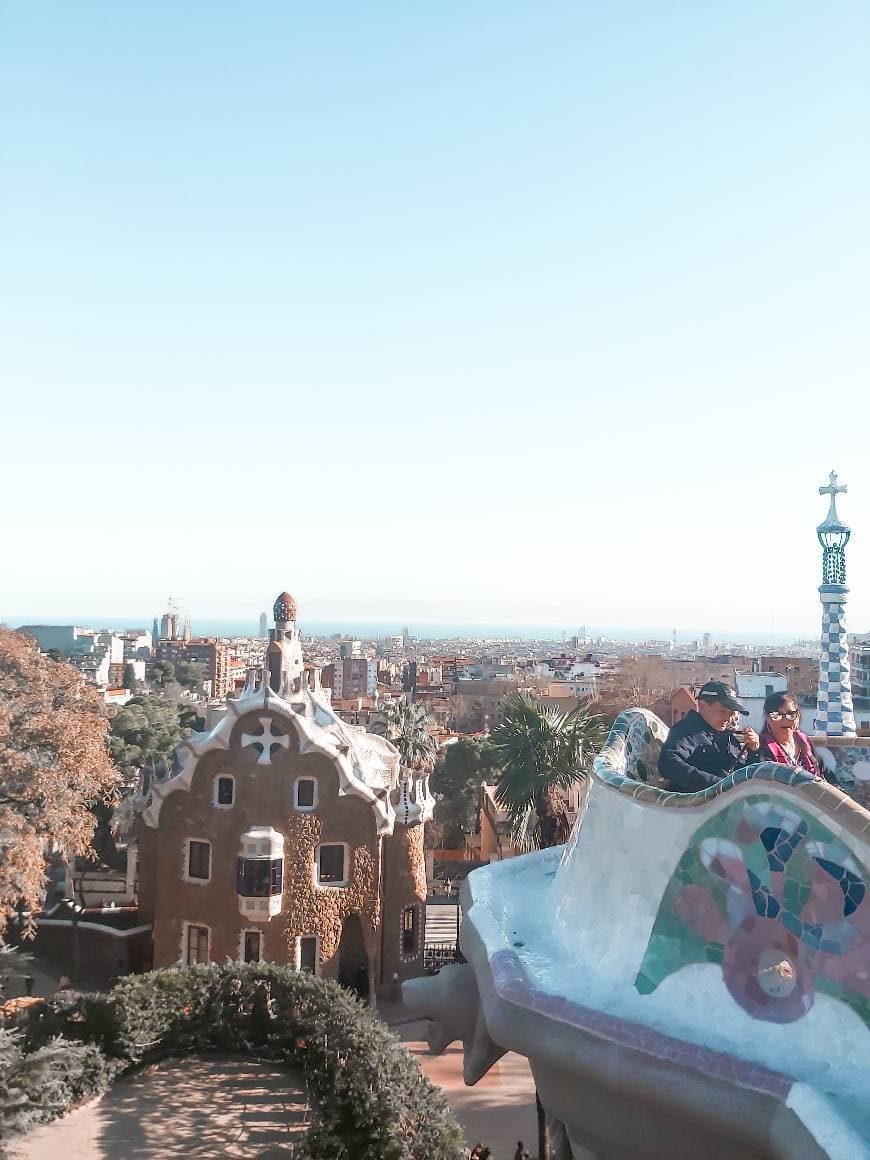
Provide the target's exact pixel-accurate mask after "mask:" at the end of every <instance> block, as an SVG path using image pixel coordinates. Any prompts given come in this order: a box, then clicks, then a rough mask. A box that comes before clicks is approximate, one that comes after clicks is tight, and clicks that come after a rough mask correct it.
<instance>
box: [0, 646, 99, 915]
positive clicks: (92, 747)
mask: <svg viewBox="0 0 870 1160" xmlns="http://www.w3.org/2000/svg"><path fill="white" fill-rule="evenodd" d="M107 729H108V721H107V720H106V716H105V712H104V709H103V705H102V702H101V700H100V697H99V694H98V693H97V691H96V690H95V689H94V688H92V687H91V686H90V685H87V684H86V683H85V682H84V681H83V680H82V678H81V676H80V675H79V673H78V672H77V671H76V670H75V669H74V668H73V667H72V666H71V665H68V664H65V663H63V662H57V661H53V660H51V659H50V658H48V657H44V656H42V655H41V654H40V652H39V650H38V649H37V647H36V644H35V642H34V641H32V640H30V639H29V638H28V637H25V636H22V635H20V634H19V633H16V632H12V631H11V630H10V629H8V628H4V627H2V626H0V934H2V932H3V930H4V928H5V926H6V923H7V921H8V919H9V916H10V914H11V913H13V912H14V910H15V909H16V907H17V906H19V905H21V904H23V905H24V906H25V907H26V908H27V909H29V910H34V911H35V910H38V909H39V907H40V905H41V902H42V898H43V893H44V889H45V854H46V852H48V851H54V850H62V851H63V852H64V854H65V855H66V856H67V857H70V858H72V857H75V856H81V855H86V854H88V853H90V852H91V849H92V841H93V836H94V815H93V814H92V813H91V811H90V808H89V806H90V804H91V803H92V802H94V801H97V800H99V799H106V798H110V797H111V796H112V795H113V794H114V792H115V787H116V785H117V783H118V774H117V771H116V770H115V767H114V766H113V764H112V761H111V758H110V757H109V753H108V749H107V747H106V732H107Z"/></svg>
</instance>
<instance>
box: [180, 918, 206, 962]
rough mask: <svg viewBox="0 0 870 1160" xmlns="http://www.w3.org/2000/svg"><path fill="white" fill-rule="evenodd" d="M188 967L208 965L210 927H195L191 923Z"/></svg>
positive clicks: (187, 954)
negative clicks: (197, 964)
mask: <svg viewBox="0 0 870 1160" xmlns="http://www.w3.org/2000/svg"><path fill="white" fill-rule="evenodd" d="M185 961H186V962H187V965H188V966H190V965H191V964H192V963H207V962H208V927H207V926H194V925H193V923H189V924H188V927H187V947H186V960H185Z"/></svg>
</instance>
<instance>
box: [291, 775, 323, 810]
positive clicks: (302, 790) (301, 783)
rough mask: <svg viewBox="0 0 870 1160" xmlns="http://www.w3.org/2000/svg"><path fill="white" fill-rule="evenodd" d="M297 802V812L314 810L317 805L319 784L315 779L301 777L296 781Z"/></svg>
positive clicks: (295, 803)
mask: <svg viewBox="0 0 870 1160" xmlns="http://www.w3.org/2000/svg"><path fill="white" fill-rule="evenodd" d="M295 798H296V800H295V802H294V803H293V804H294V805H295V807H296V809H297V810H313V809H314V808H315V806H316V805H317V782H316V781H315V780H314V778H313V777H300V778H298V779H297V781H296V787H295Z"/></svg>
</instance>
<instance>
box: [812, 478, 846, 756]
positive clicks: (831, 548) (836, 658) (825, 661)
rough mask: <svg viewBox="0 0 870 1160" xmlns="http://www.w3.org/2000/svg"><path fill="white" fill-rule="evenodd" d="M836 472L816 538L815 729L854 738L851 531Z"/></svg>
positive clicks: (825, 491) (843, 489) (822, 490)
mask: <svg viewBox="0 0 870 1160" xmlns="http://www.w3.org/2000/svg"><path fill="white" fill-rule="evenodd" d="M846 490H847V489H846V487H845V485H843V484H838V483H837V473H836V471H832V472H831V474H830V476H829V477H828V483H827V485H825V486H824V487H820V488H819V495H829V496H830V497H831V506H830V507H829V508H828V514H827V515H826V516H825V518H824V520H823V521H822V523H820V524H819V526H818V527H817V528H816V535H817V536H818V537H819V543H820V544H821V545H822V583H821V586H820V587H819V596H820V597H821V601H822V651H821V656H820V658H819V695H818V702H817V707H816V718H815V730H816V732H817V733H821V734H825V735H826V736H828V737H854V736H855V712H854V709H853V707H852V672H851V668H850V665H849V640H848V637H847V636H846V624H845V610H846V597H847V596H848V595H849V589H848V588H847V587H846V545H847V544H848V542H849V538H850V536H851V535H852V532H851V530H850V529H849V528H848V527H847V526H846V524H844V523H843V522H842V520H841V519H840V517H839V516H838V514H837V496H838V495H842V494H844V493H845V492H846Z"/></svg>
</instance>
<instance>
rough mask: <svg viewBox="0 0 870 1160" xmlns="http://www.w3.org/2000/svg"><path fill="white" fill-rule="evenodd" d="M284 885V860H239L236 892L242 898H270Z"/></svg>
mask: <svg viewBox="0 0 870 1160" xmlns="http://www.w3.org/2000/svg"><path fill="white" fill-rule="evenodd" d="M283 885H284V859H283V858H239V861H238V866H237V869H236V890H237V892H238V893H239V894H240V895H241V896H242V898H268V897H269V896H270V895H272V894H280V893H281V891H282V889H283Z"/></svg>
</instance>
